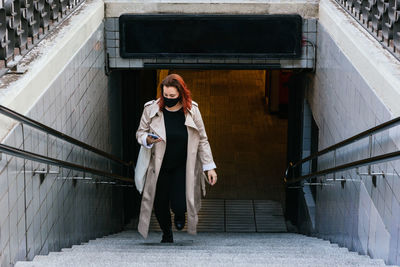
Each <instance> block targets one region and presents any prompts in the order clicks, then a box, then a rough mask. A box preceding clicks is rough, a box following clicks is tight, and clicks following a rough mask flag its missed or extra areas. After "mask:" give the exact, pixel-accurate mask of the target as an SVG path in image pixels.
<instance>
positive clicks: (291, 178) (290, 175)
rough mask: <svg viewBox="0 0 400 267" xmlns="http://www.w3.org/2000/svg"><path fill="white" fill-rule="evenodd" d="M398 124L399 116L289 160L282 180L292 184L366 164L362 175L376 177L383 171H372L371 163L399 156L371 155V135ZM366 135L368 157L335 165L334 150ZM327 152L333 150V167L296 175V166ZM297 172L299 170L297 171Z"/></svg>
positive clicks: (391, 153) (393, 154) (390, 153)
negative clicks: (301, 157)
mask: <svg viewBox="0 0 400 267" xmlns="http://www.w3.org/2000/svg"><path fill="white" fill-rule="evenodd" d="M398 125H400V117H397V118H395V119H392V120H389V121H387V122H384V123H382V124H380V125H377V126H375V127H372V128H370V129H368V130H366V131H363V132H361V133H359V134H356V135H354V136H352V137H350V138H348V139H345V140H343V141H341V142H339V143H337V144H334V145H332V146H329V147H327V148H325V149H322V150H320V151H318V152H316V153H314V154H312V155H310V156H308V157H305V158H303V159H301V160H299V161H298V162H296V163H293V162H290V163H289V166H288V167H287V169H286V171H285V177H284V182H285V183H286V184H293V183H297V182H300V181H303V180H307V179H311V178H316V177H319V176H324V175H328V174H335V173H336V172H340V171H345V170H349V169H354V168H358V167H363V166H368V173H366V174H364V175H370V176H372V178H373V179H376V175H379V174H380V175H384V174H383V173H372V172H371V165H373V164H378V163H382V162H387V161H392V160H395V159H398V158H400V151H395V152H389V153H385V154H382V155H378V156H372V141H373V139H372V137H373V135H375V134H377V133H380V132H383V131H385V130H388V129H391V128H393V127H395V126H398ZM367 137H368V138H369V157H368V158H365V159H361V160H356V161H352V162H350V163H345V164H341V165H336V159H337V156H336V151H337V150H338V149H340V148H343V147H345V146H347V145H349V144H352V143H354V142H356V141H359V140H361V139H363V138H367ZM329 152H333V163H334V167H332V168H327V169H323V170H317V171H314V172H312V171H310V172H309V173H308V174H300V175H296V168H299V167H301V166H302V165H303V164H304V163H307V162H310V161H312V160H315V159H316V160H318V158H319V157H321V156H322V155H326V154H327V153H329ZM309 166H311V163H309ZM297 173H299V172H297ZM357 173H358V170H357ZM358 174H360V173H358ZM360 175H361V174H360ZM333 180H336V181H341V182H342V183H343V182H345V179H344V178H342V179H335V178H334V179H333ZM374 184H375V182H374ZM310 185H319V183H310Z"/></svg>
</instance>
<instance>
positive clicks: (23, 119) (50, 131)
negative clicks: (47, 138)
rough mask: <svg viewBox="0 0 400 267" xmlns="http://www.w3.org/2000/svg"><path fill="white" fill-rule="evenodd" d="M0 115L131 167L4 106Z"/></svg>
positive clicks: (0, 108) (116, 158)
mask: <svg viewBox="0 0 400 267" xmlns="http://www.w3.org/2000/svg"><path fill="white" fill-rule="evenodd" d="M0 113H1V114H3V115H5V116H7V117H10V118H12V119H14V120H17V121H19V122H22V123H24V124H26V125H29V126H31V127H33V128H35V129H38V130H41V131H43V132H46V133H48V134H51V135H53V136H55V137H58V138H60V139H63V140H65V141H67V142H69V143H72V144H75V145H77V146H80V147H82V148H84V149H86V150H89V151H91V152H94V153H96V154H98V155H101V156H103V157H105V158H108V159H110V160H112V161H115V162H117V163H119V164H122V165H125V166H130V165H131V163H128V162H125V161H123V160H121V159H119V158H118V157H116V156H114V155H111V154H109V153H107V152H104V151H102V150H100V149H98V148H95V147H93V146H90V145H88V144H86V143H83V142H81V141H79V140H77V139H75V138H73V137H71V136H69V135H66V134H64V133H62V132H59V131H57V130H55V129H53V128H50V127H48V126H46V125H44V124H42V123H40V122H38V121H35V120H33V119H31V118H28V117H26V116H24V115H22V114H20V113H18V112H16V111H14V110H11V109H9V108H7V107H5V106H2V105H0Z"/></svg>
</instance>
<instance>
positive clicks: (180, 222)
mask: <svg viewBox="0 0 400 267" xmlns="http://www.w3.org/2000/svg"><path fill="white" fill-rule="evenodd" d="M174 223H175V227H176V229H177V230H182V229H183V227H185V214H183V215H177V214H175V218H174Z"/></svg>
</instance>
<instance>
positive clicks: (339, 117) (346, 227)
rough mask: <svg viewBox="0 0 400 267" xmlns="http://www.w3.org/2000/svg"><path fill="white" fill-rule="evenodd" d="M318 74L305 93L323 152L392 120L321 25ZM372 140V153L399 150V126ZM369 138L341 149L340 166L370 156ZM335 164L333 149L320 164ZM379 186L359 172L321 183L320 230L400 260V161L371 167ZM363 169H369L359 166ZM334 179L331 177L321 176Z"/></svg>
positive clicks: (356, 247) (373, 253) (335, 239)
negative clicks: (339, 179)
mask: <svg viewBox="0 0 400 267" xmlns="http://www.w3.org/2000/svg"><path fill="white" fill-rule="evenodd" d="M317 40H318V51H317V65H316V74H315V76H314V78H313V84H312V86H311V87H310V88H309V89H308V91H307V100H308V102H309V104H310V106H311V109H312V114H313V117H314V119H315V121H316V123H317V125H318V127H319V150H321V149H322V148H325V147H327V146H329V145H333V144H335V143H337V142H339V141H341V140H343V139H346V138H349V137H351V136H353V135H355V134H357V133H359V132H361V131H364V130H366V129H368V128H371V127H373V126H375V125H378V124H380V123H382V122H385V121H388V120H390V119H391V114H390V112H389V111H388V109H387V108H386V107H385V105H384V104H383V103H382V101H380V99H379V98H378V97H377V96H376V94H375V93H374V91H373V90H372V89H371V88H370V86H369V85H368V84H367V83H366V82H365V80H364V79H363V77H361V75H360V74H359V73H358V72H357V70H356V69H355V68H354V67H353V65H352V64H351V62H350V61H349V60H348V59H347V57H346V55H345V54H343V52H342V51H341V50H340V48H339V47H338V46H337V44H336V43H335V42H334V41H333V39H332V38H331V37H330V36H329V34H328V33H327V32H326V30H325V29H324V27H323V26H321V25H320V24H318V34H317ZM390 133H392V134H391V135H389V131H385V132H383V133H381V134H377V135H375V136H373V138H372V151H371V153H372V155H373V156H374V155H379V154H383V153H386V152H392V151H395V150H398V146H396V144H398V141H399V139H398V138H397V140H396V137H398V136H399V134H398V133H399V127H396V129H394V130H392V131H391V132H390ZM369 152H370V151H369V140H368V138H367V139H365V140H361V141H358V142H357V143H355V144H353V145H350V146H347V147H345V148H344V149H340V150H338V151H337V164H342V163H346V162H350V161H354V160H357V159H362V158H365V157H367V156H368V155H369ZM329 166H333V153H330V154H328V155H326V156H324V157H323V158H321V159H320V160H319V168H326V167H329ZM372 171H373V172H380V173H382V172H384V173H385V176H382V175H380V176H379V175H378V176H377V186H376V187H374V186H373V184H372V179H371V176H361V175H358V174H357V173H356V170H351V171H346V172H342V173H337V174H336V178H342V177H344V178H346V179H347V182H346V184H345V186H344V188H342V186H341V183H340V182H328V183H330V185H327V186H323V187H322V188H321V187H317V199H316V230H317V233H318V235H319V236H320V237H323V238H327V239H330V240H331V241H333V242H337V243H339V244H340V245H343V246H346V247H348V248H350V249H352V250H355V251H359V252H362V253H365V254H369V255H371V256H372V257H374V258H375V257H376V258H382V259H385V261H386V263H390V264H400V244H399V242H400V238H399V226H400V216H399V214H400V202H399V201H400V176H399V173H400V162H399V161H392V162H388V163H384V164H377V165H373V166H372ZM359 172H360V173H365V172H367V168H365V167H364V168H360V170H359ZM329 178H333V176H332V175H328V176H326V177H323V178H322V180H325V182H327V181H326V179H329Z"/></svg>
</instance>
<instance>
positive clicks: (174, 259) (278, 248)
mask: <svg viewBox="0 0 400 267" xmlns="http://www.w3.org/2000/svg"><path fill="white" fill-rule="evenodd" d="M160 239H161V233H159V232H150V234H149V237H148V239H146V240H144V239H143V238H142V237H141V236H140V235H139V234H138V233H137V231H123V232H120V233H117V234H113V235H109V236H106V237H103V238H98V239H95V240H90V241H89V242H88V243H83V244H82V245H74V246H72V248H65V249H62V251H61V252H50V253H49V255H47V256H44V255H38V256H36V257H35V258H34V259H33V261H31V262H17V263H16V265H15V267H28V266H29V267H33V266H34V267H64V266H65V267H67V266H68V267H81V266H82V267H86V266H115V267H123V266H230V267H231V266H318V267H320V266H343V267H344V266H346V267H348V266H360V267H361V266H362V267H369V266H386V265H385V263H384V262H383V260H377V259H371V258H370V257H368V256H362V255H358V254H357V253H356V252H349V251H348V249H347V248H341V247H338V245H336V244H331V243H330V242H329V241H325V240H321V239H318V238H314V237H308V236H304V235H300V234H293V233H228V232H224V233H211V232H209V233H207V232H200V233H198V234H197V235H196V236H192V235H188V234H187V233H185V232H174V241H175V243H173V244H161V243H159V242H160Z"/></svg>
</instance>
